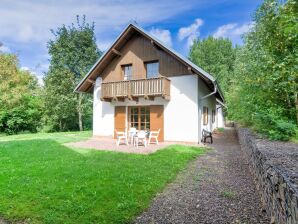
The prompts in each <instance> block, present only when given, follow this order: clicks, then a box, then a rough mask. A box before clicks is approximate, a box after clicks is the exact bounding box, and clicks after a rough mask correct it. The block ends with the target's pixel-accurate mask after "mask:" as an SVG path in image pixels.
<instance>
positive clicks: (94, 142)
mask: <svg viewBox="0 0 298 224" xmlns="http://www.w3.org/2000/svg"><path fill="white" fill-rule="evenodd" d="M175 144H179V145H189V146H196V147H202V146H204V145H203V144H197V143H190V142H160V143H159V144H158V145H156V144H149V145H148V146H147V147H145V146H143V145H139V147H136V146H133V145H132V144H129V145H125V144H120V145H119V146H117V145H116V140H115V139H113V138H111V137H92V138H90V139H88V140H86V141H80V142H71V143H66V144H65V145H66V146H70V147H75V148H83V149H96V150H105V151H116V152H124V153H137V154H150V153H154V152H156V151H157V150H160V149H163V148H165V147H166V146H169V145H175Z"/></svg>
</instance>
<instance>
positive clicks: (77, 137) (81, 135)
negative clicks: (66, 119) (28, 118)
mask: <svg viewBox="0 0 298 224" xmlns="http://www.w3.org/2000/svg"><path fill="white" fill-rule="evenodd" d="M91 136H92V132H91V131H81V132H55V133H42V132H40V133H36V134H19V135H5V134H2V135H1V134H0V143H1V142H3V141H16V140H38V139H42V140H55V141H56V142H59V143H67V142H75V141H82V140H86V139H88V138H90V137H91Z"/></svg>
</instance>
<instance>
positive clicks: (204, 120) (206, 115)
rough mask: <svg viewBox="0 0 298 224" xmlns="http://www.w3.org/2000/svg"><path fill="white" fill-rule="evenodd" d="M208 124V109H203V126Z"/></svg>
mask: <svg viewBox="0 0 298 224" xmlns="http://www.w3.org/2000/svg"><path fill="white" fill-rule="evenodd" d="M207 124H208V107H203V125H207Z"/></svg>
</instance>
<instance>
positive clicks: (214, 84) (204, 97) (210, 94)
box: [200, 82, 217, 100]
mask: <svg viewBox="0 0 298 224" xmlns="http://www.w3.org/2000/svg"><path fill="white" fill-rule="evenodd" d="M212 83H213V86H214V91H213V92H212V93H209V94H208V95H206V96H203V97H201V98H200V100H203V99H206V98H207V97H209V96H212V95H214V94H216V93H217V85H216V83H215V82H212Z"/></svg>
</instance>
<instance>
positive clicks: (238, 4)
mask: <svg viewBox="0 0 298 224" xmlns="http://www.w3.org/2000/svg"><path fill="white" fill-rule="evenodd" d="M261 2H262V1H261V0H187V1H183V0H167V1H164V0H151V1H150V0H125V1H121V0H13V1H12V0H0V15H1V19H0V43H1V46H0V51H2V52H7V53H16V54H17V55H18V57H19V60H20V67H21V68H22V69H24V70H30V71H31V72H32V73H34V74H35V75H36V76H37V77H38V79H39V81H40V82H41V83H42V77H43V76H44V73H45V72H46V71H47V69H48V66H49V59H50V56H49V55H48V51H47V42H48V41H49V40H50V39H53V38H54V37H53V34H52V33H51V29H53V30H55V29H57V27H60V26H61V25H62V24H65V25H70V24H71V23H75V22H76V15H86V21H87V22H89V23H91V22H94V23H95V34H96V43H97V45H98V47H99V49H100V50H102V51H105V50H106V49H107V48H108V47H109V45H110V44H111V43H112V42H113V41H114V40H115V38H117V36H118V35H119V34H120V33H121V31H122V30H123V29H124V28H125V27H126V26H127V24H129V23H130V22H134V21H136V22H137V24H138V25H139V26H141V27H143V28H144V29H145V30H147V31H149V32H151V33H152V34H153V35H155V36H156V37H157V38H158V39H160V40H161V41H162V42H164V43H165V44H166V45H168V46H170V47H172V48H173V49H175V50H176V51H178V52H180V53H181V54H182V55H184V56H187V54H188V52H189V47H190V46H191V44H192V41H193V40H194V39H195V38H202V39H203V38H206V37H207V36H210V35H211V36H213V37H215V38H219V37H225V38H230V39H231V40H232V42H233V44H242V40H241V36H242V35H243V33H245V32H247V31H248V30H249V28H250V27H251V26H252V21H251V20H252V19H251V16H252V14H253V13H254V11H255V9H256V8H257V7H258V6H259V5H260V4H261Z"/></svg>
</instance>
